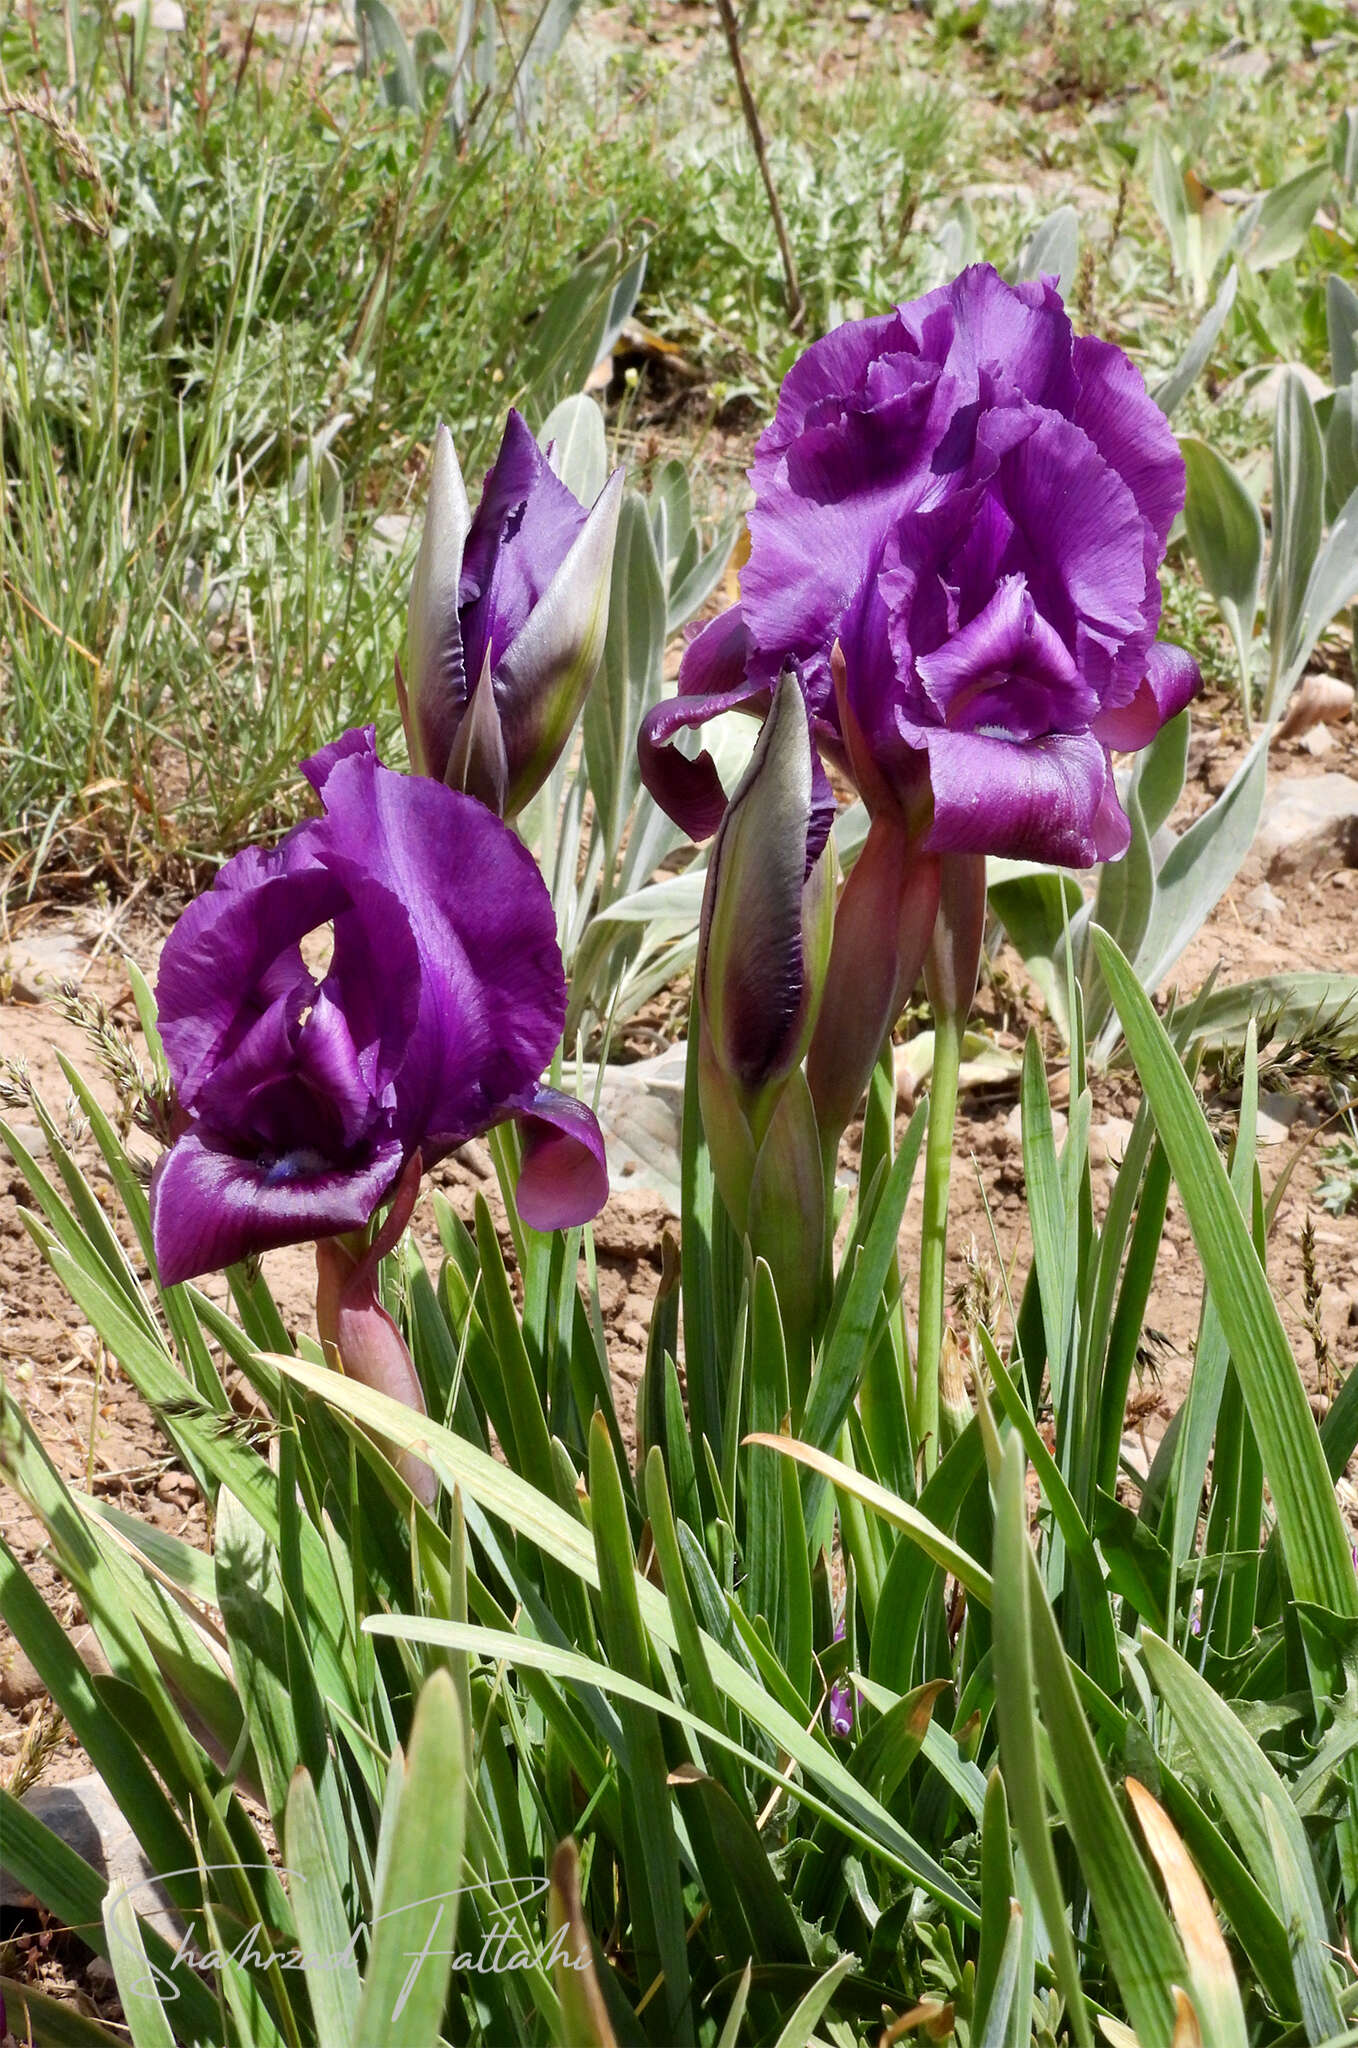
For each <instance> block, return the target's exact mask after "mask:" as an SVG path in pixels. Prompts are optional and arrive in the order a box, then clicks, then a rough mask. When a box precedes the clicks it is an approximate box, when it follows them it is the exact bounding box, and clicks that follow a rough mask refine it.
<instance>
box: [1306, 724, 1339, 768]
mask: <svg viewBox="0 0 1358 2048" xmlns="http://www.w3.org/2000/svg"><path fill="white" fill-rule="evenodd" d="M1301 744H1302V746H1303V747H1305V749H1306V751H1307V753H1308V754H1310V755H1311V756H1312V758H1313V759H1314V760H1317V761H1318V760H1320V759H1321V758H1322V757H1323V756H1324V755H1326V754H1330V753H1333V751H1334V734H1333V733H1332V732H1331V731H1330V728H1329V727H1328V725H1313V726H1312V727H1311V730H1310V732H1308V733H1303V734H1302V738H1301Z"/></svg>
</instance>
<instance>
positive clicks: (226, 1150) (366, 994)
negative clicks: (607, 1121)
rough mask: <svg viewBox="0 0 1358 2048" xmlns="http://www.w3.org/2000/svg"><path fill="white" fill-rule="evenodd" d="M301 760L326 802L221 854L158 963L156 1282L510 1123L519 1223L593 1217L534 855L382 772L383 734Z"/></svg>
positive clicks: (325, 1212) (212, 1266)
mask: <svg viewBox="0 0 1358 2048" xmlns="http://www.w3.org/2000/svg"><path fill="white" fill-rule="evenodd" d="M303 772H304V773H305V774H306V776H307V779H308V781H310V782H311V784H312V786H313V787H314V788H315V790H316V792H317V794H318V795H319V796H320V798H321V802H322V804H323V806H324V815H323V816H322V817H319V818H314V819H309V820H307V821H306V822H305V823H303V824H300V825H298V826H296V827H294V829H293V830H292V831H291V832H289V833H288V834H287V836H286V838H284V839H283V840H282V841H280V843H279V844H278V845H277V846H276V847H273V848H271V849H269V850H267V851H265V850H261V849H259V848H249V849H247V850H246V851H245V852H244V853H240V854H238V855H237V856H236V858H235V859H234V860H232V861H229V862H228V863H227V865H226V866H225V867H224V868H223V869H222V871H221V873H220V874H219V875H218V877H217V879H216V881H215V883H214V884H213V886H212V888H210V889H209V890H207V892H206V893H205V894H204V895H202V896H199V897H198V898H196V900H195V901H194V902H192V903H191V904H190V905H189V907H188V909H187V910H186V911H185V912H184V914H183V916H182V917H181V918H180V919H179V922H178V923H177V924H176V926H175V928H174V930H173V931H172V932H171V934H170V936H169V938H168V940H167V941H166V944H165V950H164V952H163V954H162V955H161V963H160V975H159V981H158V984H157V997H158V1001H159V1005H160V1029H161V1035H162V1037H163V1039H164V1043H165V1051H166V1054H167V1057H168V1059H169V1063H170V1070H171V1073H172V1075H173V1078H174V1082H175V1087H176V1089H177V1091H178V1097H179V1105H180V1110H181V1114H182V1117H183V1119H184V1122H183V1127H182V1129H181V1131H180V1134H179V1136H178V1137H177V1138H176V1140H175V1142H174V1144H173V1145H172V1146H171V1148H170V1150H169V1151H168V1152H167V1153H166V1154H165V1156H164V1158H163V1159H162V1160H161V1161H160V1163H159V1165H158V1166H157V1168H156V1171H155V1175H154V1178H153V1180H152V1185H151V1215H152V1225H153V1230H154V1238H155V1250H156V1261H157V1266H158V1268H159V1272H160V1277H161V1279H162V1280H163V1281H164V1282H165V1283H166V1284H173V1283H174V1282H176V1281H180V1280H187V1279H191V1278H192V1277H193V1276H194V1275H196V1274H200V1273H208V1272H212V1271H214V1270H216V1269H217V1268H219V1267H222V1266H227V1265H231V1264H233V1263H234V1262H235V1261H236V1260H237V1259H241V1258H244V1257H245V1256H246V1255H247V1254H249V1253H253V1252H262V1251H267V1250H270V1249H271V1248H273V1247H275V1246H278V1245H286V1244H298V1243H301V1242H303V1241H305V1240H307V1239H311V1238H318V1239H319V1238H325V1237H329V1236H333V1235H335V1234H337V1233H340V1232H343V1231H351V1230H357V1229H359V1228H361V1227H362V1226H363V1225H365V1224H366V1223H367V1222H368V1219H369V1218H370V1216H371V1215H372V1213H373V1211H374V1209H375V1208H376V1207H377V1205H378V1204H379V1203H380V1202H381V1201H382V1200H383V1198H384V1197H385V1196H386V1195H387V1194H388V1193H389V1192H390V1190H391V1188H392V1185H393V1183H394V1182H395V1181H396V1179H397V1178H398V1176H399V1175H400V1173H401V1170H402V1168H403V1166H404V1165H405V1164H406V1163H407V1162H408V1161H409V1160H410V1159H411V1158H412V1157H413V1155H414V1154H415V1153H416V1152H417V1151H418V1152H420V1153H421V1154H422V1156H423V1160H424V1164H425V1165H426V1166H429V1165H432V1164H433V1163H434V1162H435V1161H436V1160H438V1159H440V1158H442V1157H443V1156H444V1154H445V1153H447V1152H449V1151H451V1150H452V1149H453V1147H454V1146H456V1145H460V1144H463V1143H464V1142H465V1141H466V1140H467V1139H468V1138H471V1137H474V1136H476V1135H477V1134H478V1133H480V1132H482V1131H485V1130H487V1129H488V1128H489V1127H490V1126H491V1125H492V1124H496V1123H499V1122H500V1121H501V1120H502V1119H503V1118H506V1117H511V1116H512V1117H517V1118H518V1119H519V1120H520V1122H521V1125H522V1128H523V1137H524V1160H523V1170H522V1174H521V1177H520V1181H519V1189H518V1201H519V1210H520V1213H521V1215H522V1217H523V1219H524V1221H525V1222H526V1223H529V1224H530V1225H533V1226H534V1227H536V1228H540V1229H554V1228H556V1227H558V1226H560V1225H562V1224H567V1223H578V1222H583V1221H584V1220H585V1219H586V1218H588V1217H590V1216H593V1215H595V1214H596V1213H597V1212H598V1210H599V1209H600V1208H601V1207H602V1206H603V1203H604V1201H605V1199H606V1197H607V1193H608V1176H607V1171H606V1168H605V1163H604V1151H603V1140H602V1137H601V1135H600V1132H599V1128H598V1125H597V1124H596V1123H595V1121H594V1118H593V1117H592V1115H591V1114H590V1112H589V1111H588V1110H587V1109H585V1108H584V1107H583V1105H582V1104H580V1103H578V1102H575V1101H573V1100H571V1099H570V1098H569V1097H566V1096H562V1095H559V1094H557V1093H556V1092H555V1091H554V1090H552V1089H544V1088H540V1087H539V1086H538V1085H537V1083H538V1078H539V1076H540V1075H541V1073H542V1070H543V1068H544V1067H545V1066H546V1065H547V1063H548V1061H549V1060H550V1059H551V1057H552V1054H553V1052H554V1051H555V1049H556V1045H557V1042H558V1040H559V1038H560V1035H561V1027H562V1023H563V1021H564V1018H565V1012H566V988H565V978H564V975H563V972H562V965H561V954H560V950H559V948H558V946H557V942H556V926H555V918H554V915H553V911H552V904H551V899H550V897H549V896H548V893H547V889H546V886H545V885H544V883H543V880H542V877H541V875H540V874H539V873H538V870H537V867H536V866H535V864H534V862H533V860H532V857H531V855H530V854H529V853H528V852H527V850H526V849H525V848H524V847H523V846H522V845H521V844H520V842H519V841H518V840H517V839H516V838H515V836H514V834H513V833H512V832H510V831H509V830H508V828H507V827H506V826H504V825H502V824H501V823H500V822H499V820H498V819H496V818H494V817H492V816H491V814H490V812H489V811H487V810H486V809H485V808H484V807H483V806H482V805H481V804H479V803H476V802H475V801H474V800H473V799H472V798H470V797H467V796H462V795H459V794H458V793H457V792H456V791H454V790H451V789H447V788H445V787H444V786H443V785H442V784H440V783H437V782H432V781H429V780H427V779H426V778H424V777H421V776H413V775H397V774H394V773H393V772H392V771H391V770H390V769H387V768H384V767H382V766H381V764H380V763H379V761H378V759H377V752H376V745H375V739H374V734H373V730H372V728H371V727H367V728H365V729H364V730H361V731H353V732H348V733H345V734H344V736H343V737H342V738H341V739H339V740H336V741H335V742H334V744H333V745H331V746H328V747H326V748H324V749H323V750H322V751H321V752H320V753H318V754H316V755H314V756H313V757H312V758H311V760H309V761H308V762H306V763H305V764H304V771H303ZM304 942H309V943H308V944H307V945H306V949H305V951H304ZM327 944H328V945H329V947H330V955H329V959H328V961H327V960H324V959H321V958H319V957H318V954H319V952H321V951H323V950H324V948H325V946H326V945H327ZM308 954H309V955H310V958H311V961H312V962H314V965H312V964H309V962H308V957H307V955H308Z"/></svg>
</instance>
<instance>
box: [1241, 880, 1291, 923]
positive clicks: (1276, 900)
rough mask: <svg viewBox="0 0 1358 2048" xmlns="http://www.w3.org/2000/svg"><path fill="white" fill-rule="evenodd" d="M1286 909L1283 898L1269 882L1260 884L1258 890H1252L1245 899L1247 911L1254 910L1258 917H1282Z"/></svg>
mask: <svg viewBox="0 0 1358 2048" xmlns="http://www.w3.org/2000/svg"><path fill="white" fill-rule="evenodd" d="M1284 907H1285V906H1284V904H1283V899H1282V897H1281V896H1280V895H1279V894H1278V892H1277V890H1276V889H1271V888H1270V887H1269V885H1268V883H1267V882H1260V884H1259V886H1258V888H1257V889H1251V890H1250V892H1249V894H1248V896H1247V897H1246V898H1245V908H1246V910H1252V911H1253V912H1254V914H1255V916H1256V917H1267V918H1273V917H1281V916H1282V914H1283V909H1284Z"/></svg>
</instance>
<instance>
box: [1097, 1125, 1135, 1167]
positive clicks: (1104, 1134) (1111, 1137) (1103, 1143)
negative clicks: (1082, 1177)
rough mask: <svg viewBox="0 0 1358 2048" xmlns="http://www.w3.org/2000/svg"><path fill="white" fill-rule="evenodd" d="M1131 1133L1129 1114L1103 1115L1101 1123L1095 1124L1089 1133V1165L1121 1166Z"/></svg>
mask: <svg viewBox="0 0 1358 2048" xmlns="http://www.w3.org/2000/svg"><path fill="white" fill-rule="evenodd" d="M1131 1135H1132V1120H1131V1118H1130V1117H1129V1116H1110V1117H1105V1119H1104V1121H1103V1122H1102V1123H1101V1124H1095V1125H1094V1126H1093V1128H1092V1129H1091V1131H1090V1133H1089V1163H1090V1165H1091V1166H1121V1164H1122V1162H1123V1160H1124V1159H1125V1158H1126V1156H1127V1143H1128V1140H1129V1139H1130V1137H1131Z"/></svg>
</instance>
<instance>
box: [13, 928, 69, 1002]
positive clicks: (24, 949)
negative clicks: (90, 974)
mask: <svg viewBox="0 0 1358 2048" xmlns="http://www.w3.org/2000/svg"><path fill="white" fill-rule="evenodd" d="M88 965H89V959H88V956H87V955H86V954H85V953H84V952H82V950H81V948H80V946H79V944H78V942H77V940H76V939H75V937H74V935H73V934H72V933H70V932H35V933H34V935H33V937H32V938H31V939H15V940H14V941H13V943H12V944H10V945H8V946H5V947H3V948H0V997H3V998H4V999H5V1000H6V1001H8V1002H11V1003H41V1002H44V1001H45V1000H46V998H47V997H48V996H50V995H54V994H55V993H56V991H57V990H58V989H59V988H60V987H61V986H62V984H63V983H64V982H68V981H79V979H80V977H81V975H82V974H83V972H84V970H85V968H86V967H87V966H88Z"/></svg>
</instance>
